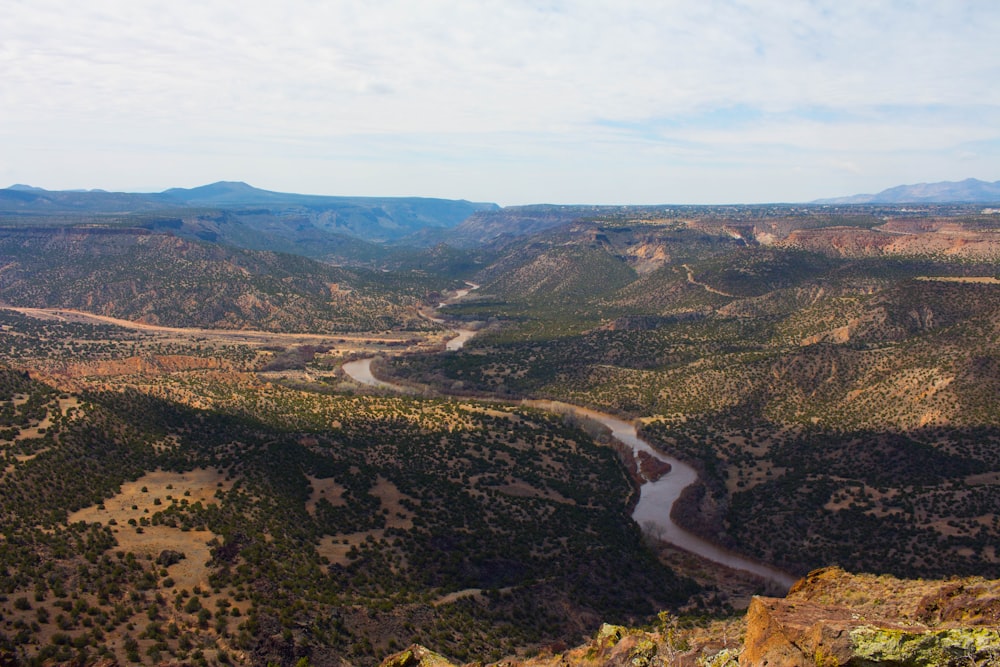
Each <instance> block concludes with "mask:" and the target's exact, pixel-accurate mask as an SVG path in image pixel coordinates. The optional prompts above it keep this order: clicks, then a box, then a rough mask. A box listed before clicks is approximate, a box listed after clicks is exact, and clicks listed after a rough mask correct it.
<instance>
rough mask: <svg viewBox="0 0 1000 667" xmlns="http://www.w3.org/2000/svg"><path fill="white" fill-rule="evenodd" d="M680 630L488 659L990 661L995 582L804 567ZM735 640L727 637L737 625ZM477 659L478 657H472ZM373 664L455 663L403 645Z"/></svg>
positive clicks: (868, 666) (752, 663) (780, 666)
mask: <svg viewBox="0 0 1000 667" xmlns="http://www.w3.org/2000/svg"><path fill="white" fill-rule="evenodd" d="M714 623H715V624H714V625H712V624H710V625H708V626H706V627H702V628H690V629H686V630H682V629H681V628H680V625H679V624H678V623H677V618H676V617H673V616H671V615H670V614H667V613H663V614H660V624H659V627H658V628H656V629H654V630H636V629H631V628H625V627H622V626H618V625H608V624H605V625H603V626H601V628H600V630H599V631H598V632H597V633H596V634H595V635H594V637H593V638H592V639H591V640H590V641H589V642H588V643H586V644H583V645H582V646H578V647H576V648H573V649H568V650H564V651H559V652H557V651H555V650H553V649H552V648H549V649H544V650H542V651H541V652H540V653H539V654H538V655H536V656H534V657H531V658H515V657H511V658H506V659H504V660H501V661H499V662H497V663H494V665H496V667H765V666H766V667H879V666H885V667H948V666H952V667H960V666H962V667H964V666H966V665H968V666H970V667H986V666H997V665H1000V581H987V580H985V579H979V578H968V579H961V580H951V581H924V580H915V581H909V580H901V579H896V578H894V577H889V576H876V575H868V574H862V575H855V574H849V573H847V572H844V571H843V570H841V569H839V568H825V569H822V570H816V571H814V572H811V573H810V574H809V575H807V576H806V577H805V578H803V579H801V580H800V581H799V582H798V583H796V584H795V586H793V587H792V589H791V591H790V592H789V594H788V596H787V597H786V598H767V597H755V598H754V599H753V600H752V602H751V604H750V608H749V610H748V612H747V615H746V618H745V619H744V621H742V622H741V621H739V620H737V619H730V620H729V621H728V622H726V623H722V622H714ZM743 628H745V641H744V643H743V645H742V647H741V646H739V645H738V644H737V643H735V642H733V643H730V641H731V639H733V638H734V637H736V636H738V635H739V634H742V633H743ZM478 664H479V665H481V663H478ZM382 667H458V663H454V662H451V661H450V660H448V658H446V657H444V656H442V655H440V654H437V653H434V652H433V651H431V650H429V649H427V648H424V647H423V646H419V645H413V646H410V647H409V648H407V649H406V650H405V651H401V652H400V653H397V654H395V655H393V656H390V657H389V658H386V659H385V660H384V661H383V662H382Z"/></svg>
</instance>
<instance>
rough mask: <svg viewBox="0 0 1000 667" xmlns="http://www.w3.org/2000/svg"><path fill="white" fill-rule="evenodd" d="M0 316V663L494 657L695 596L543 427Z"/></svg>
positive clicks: (618, 501)
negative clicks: (431, 649) (297, 382)
mask: <svg viewBox="0 0 1000 667" xmlns="http://www.w3.org/2000/svg"><path fill="white" fill-rule="evenodd" d="M0 314H2V327H0V358H2V360H3V363H4V365H5V367H6V369H5V370H0V407H2V408H3V409H2V410H0V420H2V424H0V426H2V432H0V451H2V453H3V456H4V460H5V468H4V471H3V473H2V474H3V483H2V484H0V517H2V523H3V526H4V530H3V536H2V538H0V568H2V571H3V572H4V573H5V576H4V578H3V583H2V585H3V590H2V598H0V658H2V659H4V660H12V659H13V660H14V661H15V662H18V663H23V662H27V661H28V660H29V659H30V660H35V661H44V660H49V661H58V662H66V661H70V660H76V661H79V662H83V663H87V662H92V661H94V660H96V659H111V660H117V661H118V662H119V663H125V662H139V661H142V662H150V663H159V662H161V661H168V660H172V661H191V662H195V663H202V662H206V661H208V662H211V663H213V664H226V663H229V662H237V663H240V664H267V663H269V662H280V663H294V662H295V661H297V660H298V659H299V658H302V657H306V658H308V659H309V660H310V661H311V662H312V664H320V665H322V664H341V663H342V662H343V661H348V662H350V663H351V664H358V665H371V664H373V663H374V662H375V661H376V659H377V658H380V657H382V656H384V655H386V654H388V653H390V652H392V651H394V650H396V649H397V648H399V647H402V646H405V645H406V644H408V643H410V642H413V641H419V642H423V643H428V644H434V645H436V646H439V647H441V648H442V650H447V651H448V652H449V654H451V655H454V656H458V657H468V658H469V659H472V658H480V659H482V658H490V659H499V658H500V657H503V656H504V655H507V654H509V653H513V652H514V651H516V650H521V649H523V648H525V647H529V646H540V645H543V644H551V643H555V642H564V643H567V642H574V641H577V640H578V639H579V637H580V636H582V635H583V634H585V633H587V632H589V631H590V629H592V628H593V627H596V625H597V624H598V623H599V622H600V620H603V619H610V620H618V621H619V622H629V623H636V622H642V621H643V620H644V619H645V618H648V617H650V616H652V615H653V614H655V613H656V612H657V611H658V610H660V609H662V608H665V607H674V606H677V605H680V604H685V603H692V604H693V603H696V602H697V600H698V598H694V600H693V601H692V598H691V596H692V595H693V594H696V593H697V592H698V587H697V586H696V585H695V584H694V583H693V582H691V581H689V580H686V579H684V578H681V577H679V576H677V575H675V574H674V573H673V572H671V571H670V570H669V569H667V568H666V567H664V566H663V565H662V564H660V563H659V562H658V561H657V560H656V559H655V558H654V557H653V556H652V555H651V553H650V552H649V550H648V549H647V548H646V546H645V543H644V541H643V538H642V536H641V534H640V532H639V530H638V528H637V527H636V526H635V525H634V524H633V523H632V522H631V521H630V520H629V518H628V515H627V512H626V511H625V510H626V507H627V504H628V502H629V497H630V494H631V493H632V489H631V486H630V484H629V482H628V479H627V478H626V476H625V475H624V473H623V471H622V469H621V467H620V465H619V463H618V461H617V459H616V455H615V453H614V451H613V450H612V449H610V448H608V447H604V446H599V445H598V444H597V443H595V442H594V441H593V440H592V439H591V438H590V436H588V435H587V434H586V433H584V432H583V431H581V430H579V429H578V428H576V427H575V426H573V425H572V424H569V423H567V422H565V421H564V420H563V419H562V418H560V417H557V416H554V415H550V414H547V413H542V412H538V411H534V410H526V409H520V408H516V407H511V406H502V405H490V404H460V403H455V402H451V401H444V400H429V399H414V398H406V397H379V396H365V395H355V394H352V393H344V392H342V391H340V392H337V391H332V390H333V388H334V385H331V384H325V383H324V382H323V381H319V380H316V379H314V380H313V381H312V382H311V384H309V385H308V386H304V387H293V386H291V385H292V384H294V383H292V382H289V381H287V380H280V379H278V376H276V375H274V374H267V373H262V374H261V375H258V373H259V372H261V371H262V370H263V369H264V368H266V367H267V366H268V364H269V360H273V359H275V358H276V357H277V356H278V355H279V354H281V352H280V351H279V350H280V348H276V343H279V342H280V341H282V340H287V339H284V338H280V337H275V338H274V339H273V341H272V342H266V341H262V342H258V343H253V342H238V341H237V342H226V341H225V340H224V339H217V338H215V337H213V336H210V335H207V334H206V333H205V332H192V333H191V334H190V336H189V337H187V338H180V337H178V334H176V333H171V334H169V335H168V334H159V333H153V332H145V331H133V330H126V329H121V328H118V327H112V326H107V325H86V324H77V323H72V322H68V321H60V320H37V319H33V318H28V317H24V316H21V315H17V314H13V313H10V312H9V311H0ZM338 340H339V341H341V343H342V342H343V339H336V338H331V339H330V342H329V343H328V344H327V345H331V346H332V345H336V344H337V343H336V342H337V341H338ZM365 344H367V343H365ZM327 345H324V346H322V347H323V348H324V349H325V351H323V352H320V353H318V355H319V356H317V357H315V358H314V359H313V360H311V361H310V362H309V367H310V368H311V369H312V371H313V372H317V369H319V368H320V367H321V366H322V365H323V363H324V362H323V361H322V360H321V359H320V357H322V356H325V355H327V354H329V353H331V352H332V350H330V349H326V348H327ZM83 359H87V360H89V361H88V362H87V363H84V362H83V361H82V360H83ZM33 376H37V377H45V378H47V379H48V382H49V383H51V384H46V383H43V382H41V381H40V380H37V379H34V377H33ZM54 385H55V386H54ZM60 387H61V388H60ZM703 602H704V603H706V604H707V602H706V601H703Z"/></svg>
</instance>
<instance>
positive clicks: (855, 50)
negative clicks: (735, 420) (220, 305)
mask: <svg viewBox="0 0 1000 667" xmlns="http://www.w3.org/2000/svg"><path fill="white" fill-rule="evenodd" d="M8 4H9V6H8V7H5V11H6V19H5V36H4V40H3V41H2V43H0V67H3V69H4V72H5V82H4V86H3V87H2V88H0V120H2V121H3V122H2V123H0V138H2V139H3V140H4V145H5V149H6V150H10V151H15V152H16V155H15V157H14V158H11V159H18V160H21V161H23V162H24V163H25V164H29V163H31V161H32V160H36V159H39V158H38V157H37V156H38V155H41V154H42V153H39V152H38V148H39V147H41V146H47V147H49V148H55V147H57V146H59V147H62V148H63V149H64V150H67V151H69V150H79V151H88V150H94V149H95V148H94V147H95V146H102V145H103V146H108V145H117V146H124V147H132V148H134V149H135V150H136V151H139V149H142V150H148V151H151V152H149V153H148V155H149V156H150V157H151V158H152V157H155V155H157V151H161V150H168V149H169V150H171V151H172V152H175V153H176V152H178V151H181V152H185V153H186V154H188V155H189V156H190V159H191V160H194V159H196V157H197V155H198V154H200V153H201V154H204V153H206V152H209V151H216V152H217V151H218V149H219V147H220V146H226V147H231V148H232V150H233V152H235V153H238V154H240V155H241V156H243V157H242V158H241V159H251V158H252V159H259V160H266V159H274V158H275V157H276V156H281V155H294V154H301V153H302V152H303V151H305V152H308V153H309V154H310V155H313V156H315V155H317V154H318V153H321V152H322V151H324V150H326V151H331V152H330V153H327V154H326V155H327V157H328V158H329V159H336V160H339V159H340V157H339V156H337V155H335V154H334V152H335V151H346V152H347V153H349V154H352V155H355V156H357V159H365V160H368V161H369V162H378V163H381V164H390V163H392V161H393V160H394V159H399V160H401V161H403V162H404V163H405V162H407V161H409V160H412V159H413V157H414V155H418V156H423V157H424V158H425V159H428V160H437V159H441V160H446V161H451V162H454V161H456V160H460V159H461V156H462V155H463V153H466V154H467V155H466V158H465V159H466V160H467V161H470V162H477V161H479V162H481V161H482V160H484V159H496V160H498V161H499V162H500V163H508V162H509V161H510V160H511V159H512V156H517V155H520V156H523V159H524V160H528V159H531V157H532V156H534V158H535V159H539V160H543V161H545V162H546V163H553V162H557V161H559V160H560V156H563V157H562V159H563V160H566V161H570V160H576V159H578V152H577V151H578V150H581V151H588V150H589V151H590V152H591V153H592V154H594V155H595V156H596V155H599V154H600V152H601V151H606V152H607V153H606V154H607V155H608V156H609V157H610V156H614V159H616V160H620V159H625V158H626V156H627V155H629V154H632V155H634V156H635V157H634V159H637V160H639V161H643V160H646V159H653V158H650V157H649V156H655V157H656V159H662V160H670V159H672V160H677V161H678V164H685V165H689V166H690V165H691V164H693V163H697V164H703V165H704V166H705V167H706V168H710V167H711V166H712V165H713V164H723V163H725V164H730V163H733V162H734V161H735V162H739V163H744V162H748V161H751V160H752V159H753V155H752V154H753V153H754V152H755V151H756V152H757V153H758V154H760V155H761V157H760V159H762V160H773V159H776V158H775V156H782V155H785V154H786V153H789V152H790V153H802V152H815V153H816V155H815V157H816V160H815V162H816V163H825V164H828V165H829V164H832V162H831V161H830V159H829V156H828V155H826V154H827V153H839V152H840V151H847V152H849V153H851V154H852V155H856V154H859V153H860V154H866V153H871V152H876V153H880V152H886V151H903V150H906V149H907V148H908V147H913V146H914V145H920V146H923V147H925V148H928V149H930V148H933V149H941V150H944V149H946V148H949V147H951V148H953V149H954V148H955V146H957V145H958V144H969V143H971V144H975V143H976V142H981V141H989V140H995V139H996V138H997V134H998V132H997V131H994V128H1000V122H998V121H1000V87H997V86H996V85H995V84H994V82H995V81H998V80H1000V46H998V40H996V35H997V34H1000V6H994V4H993V3H987V2H972V1H969V2H946V1H945V0H936V1H935V0H916V1H913V2H906V3H901V2H885V3H854V2H834V1H828V0H823V1H816V2H788V1H787V0H783V1H780V2H779V1H777V0H760V1H755V2H737V1H735V0H734V1H722V0H705V1H703V2H698V3H692V2H683V1H680V0H664V1H663V2H648V1H644V0H619V1H618V2H611V1H609V0H600V1H599V0H578V1H575V2H558V1H549V2H533V1H530V0H483V1H481V2H475V3H470V2H462V1H457V0H423V1H422V2H419V3H414V2H411V1H404V0H364V1H361V0H339V1H338V2H331V3H324V2H314V1H311V0H288V1H287V2H284V3H273V2H266V3H265V2H260V1H249V2H246V3H230V2H221V1H208V2H206V1H204V0H202V1H200V2H193V1H192V0H173V1H171V2H161V1H158V0H151V1H148V2H129V1H125V0H90V1H89V2H86V3H65V2H62V1H61V0H30V1H23V0H12V2H11V3H8ZM5 128H6V129H5ZM415 146H420V147H422V148H420V149H418V150H415V149H414V147H415ZM32 147H34V148H32ZM226 150H230V149H229V148H227V149H226ZM963 150H975V147H974V146H973V147H971V148H969V147H966V148H965V149H963ZM394 151H395V153H394ZM471 151H483V152H482V153H480V154H479V155H469V154H468V153H469V152H471ZM129 152H132V149H131V148H130V150H129ZM394 154H395V155H397V156H398V158H394V157H393V156H394ZM988 155H995V151H994V150H991V151H989V152H988ZM33 156H35V157H33ZM253 156H257V157H256V158H254V157H253ZM837 159H839V158H837ZM148 168H152V167H148ZM608 168H609V169H610V168H611V167H610V166H609V167H608ZM261 169H265V168H264V167H261ZM218 176H219V177H223V176H225V175H224V174H219V175H218ZM956 176H958V175H956ZM164 177H165V178H169V176H166V175H164ZM149 181H150V178H149V177H145V176H144V177H143V182H149ZM165 184H174V183H172V182H171V183H165ZM501 186H502V184H501ZM393 187H395V186H393Z"/></svg>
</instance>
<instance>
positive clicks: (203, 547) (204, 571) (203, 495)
mask: <svg viewBox="0 0 1000 667" xmlns="http://www.w3.org/2000/svg"><path fill="white" fill-rule="evenodd" d="M231 486H232V483H231V482H227V481H226V480H225V475H224V474H220V473H219V472H217V471H215V470H209V469H205V468H198V469H195V470H190V471H188V472H183V473H176V472H168V471H164V470H157V471H154V472H150V473H147V474H146V475H144V476H142V477H140V478H139V479H137V480H135V481H134V482H126V483H125V484H122V487H121V491H120V492H119V493H118V495H116V496H114V497H112V498H109V499H107V500H106V501H104V503H103V504H102V505H95V506H92V507H86V508H84V509H82V510H79V511H77V512H74V513H73V514H71V515H70V516H69V522H70V523H76V522H78V521H84V522H86V523H100V524H104V525H111V526H112V527H113V530H114V533H115V538H116V539H117V540H118V544H119V547H120V548H122V549H124V550H126V551H132V552H135V553H136V554H141V555H150V556H152V557H153V558H156V557H157V556H158V555H159V554H160V552H161V551H163V550H164V549H172V550H174V551H179V552H181V553H183V554H184V555H185V558H184V560H182V561H180V562H179V563H176V564H174V565H172V566H170V567H169V568H168V571H169V572H170V576H171V577H172V578H173V579H174V581H175V582H176V586H177V587H178V588H189V589H190V588H192V587H194V586H198V585H200V586H207V585H208V567H207V563H208V560H209V558H210V557H211V554H210V549H209V547H208V545H207V543H208V542H209V541H210V540H212V539H213V538H217V537H218V536H217V535H215V534H214V533H211V532H209V531H197V530H188V531H185V530H181V529H180V528H171V527H169V526H134V525H130V524H129V521H130V520H131V521H133V522H135V523H138V522H140V521H141V520H142V519H144V518H145V519H149V518H150V517H151V516H152V515H153V514H155V513H156V512H158V511H160V510H161V509H163V508H164V507H166V506H168V505H169V503H171V502H173V501H174V500H177V501H178V502H181V501H182V500H186V501H187V502H189V503H192V504H193V503H195V502H201V503H202V504H204V505H207V504H210V503H215V502H216V499H215V493H216V491H218V490H228V489H229V488H230V487H231ZM167 496H170V498H168V497H167ZM157 502H159V503H160V504H157Z"/></svg>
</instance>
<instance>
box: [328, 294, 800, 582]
mask: <svg viewBox="0 0 1000 667" xmlns="http://www.w3.org/2000/svg"><path fill="white" fill-rule="evenodd" d="M475 287H478V286H473V287H471V288H470V290H462V291H461V292H460V293H461V294H462V296H465V294H468V292H469V291H471V290H472V289H475ZM456 298H461V297H452V299H449V300H448V301H449V302H453V301H454V300H456ZM441 305H445V304H441ZM438 307H439V308H440V307H441V306H438ZM431 319H433V320H434V321H436V322H440V323H444V320H441V319H438V318H431ZM453 331H454V332H455V333H456V336H455V337H454V338H452V339H451V340H449V341H448V344H447V349H448V350H459V349H461V348H462V346H464V345H465V343H466V342H467V341H468V340H469V339H470V338H472V337H473V336H474V335H476V332H475V331H472V330H470V329H453ZM371 363H372V358H371V357H368V358H365V359H358V360H356V361H351V362H348V363H346V364H344V366H343V368H344V373H346V374H347V375H349V376H350V377H351V378H352V379H354V380H355V381H356V382H360V383H361V384H365V385H368V386H372V387H381V388H384V389H394V390H396V391H409V389H408V388H407V387H403V386H402V385H397V384H393V383H391V382H385V381H384V380H379V379H378V378H376V377H375V376H374V375H372V370H371ZM522 403H523V404H524V405H526V406H529V407H537V408H541V409H546V410H553V411H555V412H563V413H565V412H570V413H573V414H576V415H579V416H581V417H586V418H588V419H592V420H594V421H598V422H600V423H602V424H604V425H605V426H606V427H608V428H609V429H610V430H611V434H612V436H614V437H615V438H616V439H618V440H619V441H621V442H622V443H624V444H625V445H626V446H628V447H631V448H632V451H633V452H634V453H635V454H638V453H639V452H640V451H644V452H647V453H648V454H649V455H650V456H653V457H654V458H656V459H659V460H660V461H664V462H666V463H669V464H670V472H668V473H667V474H665V475H663V476H662V477H660V478H659V479H657V480H652V481H650V480H647V481H645V482H644V483H643V484H642V485H641V486H640V487H639V501H638V502H637V503H636V506H635V509H634V510H633V511H632V519H633V520H634V521H635V522H636V523H638V524H639V526H641V527H642V529H643V530H644V531H646V532H648V533H651V534H653V535H654V536H655V537H656V538H658V539H661V540H663V541H665V542H668V543H670V544H673V545H674V546H677V547H680V548H681V549H684V550H685V551H690V552H692V553H694V554H697V555H699V556H701V557H702V558H705V559H707V560H710V561H712V562H713V563H719V564H720V565H725V566H726V567H730V568H733V569H735V570H743V571H745V572H750V573H751V574H754V575H756V576H759V577H761V578H763V579H766V580H768V581H770V582H773V583H775V584H777V585H778V586H780V587H782V589H783V590H785V591H787V590H788V589H789V588H791V586H792V584H793V583H795V581H796V578H795V577H793V576H792V575H790V574H788V573H786V572H782V571H781V570H778V569H777V568H774V567H771V566H769V565H765V564H763V563H759V562H757V561H754V560H750V559H748V558H744V557H743V556H740V555H738V554H735V553H733V552H731V551H728V550H727V549H723V548H722V547H720V546H718V545H717V544H713V543H712V542H709V541H708V540H706V539H704V538H701V537H698V536H697V535H695V534H693V533H691V532H689V531H687V530H684V529H683V528H681V527H680V526H679V525H677V523H675V522H674V520H673V519H672V518H671V517H670V511H671V510H672V509H673V506H674V503H675V502H677V499H678V498H680V496H681V493H682V492H683V491H684V489H686V488H687V487H689V486H690V485H691V484H693V483H694V482H695V481H697V479H698V473H697V472H696V471H695V469H694V468H692V467H691V466H689V465H688V464H686V463H684V462H683V461H681V460H679V459H677V458H674V457H673V456H669V455H668V454H664V453H663V452H661V451H659V450H657V449H656V448H654V447H653V446H652V445H650V444H649V443H648V442H647V441H645V440H643V439H642V438H640V437H639V435H638V432H637V431H636V428H635V425H634V424H630V423H629V422H626V421H624V420H622V419H619V418H618V417H615V416H613V415H609V414H607V413H604V412H599V411H597V410H592V409H590V408H583V407H580V406H578V405H573V404H571V403H563V402H561V401H534V400H526V401H522Z"/></svg>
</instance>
